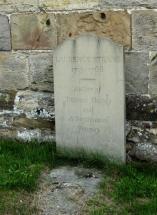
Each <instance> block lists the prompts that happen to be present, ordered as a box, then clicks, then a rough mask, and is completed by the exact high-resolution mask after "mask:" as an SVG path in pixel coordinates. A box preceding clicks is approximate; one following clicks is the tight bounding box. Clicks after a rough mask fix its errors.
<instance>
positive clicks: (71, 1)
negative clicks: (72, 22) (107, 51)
mask: <svg viewBox="0 0 157 215" xmlns="http://www.w3.org/2000/svg"><path fill="white" fill-rule="evenodd" d="M39 2H40V4H39V5H40V7H42V8H44V9H45V10H48V11H49V10H72V9H92V8H97V7H98V8H102V9H103V8H110V9H111V8H112V9H114V8H118V9H119V8H132V7H145V8H156V7H157V2H156V0H149V1H148V0H125V1H122V0H55V1H52V0H39Z"/></svg>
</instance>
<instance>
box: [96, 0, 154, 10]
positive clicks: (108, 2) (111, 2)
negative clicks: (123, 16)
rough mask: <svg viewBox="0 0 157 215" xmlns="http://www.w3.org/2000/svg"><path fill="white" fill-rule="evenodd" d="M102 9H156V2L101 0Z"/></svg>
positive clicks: (152, 0)
mask: <svg viewBox="0 0 157 215" xmlns="http://www.w3.org/2000/svg"><path fill="white" fill-rule="evenodd" d="M99 2H100V6H101V7H108V8H132V7H144V8H149V9H150V8H156V7H157V2H156V0H149V1H148V0H125V1H122V0H99Z"/></svg>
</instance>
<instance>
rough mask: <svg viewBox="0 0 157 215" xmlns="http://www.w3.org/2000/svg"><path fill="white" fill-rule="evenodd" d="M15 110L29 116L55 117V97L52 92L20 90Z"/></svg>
mask: <svg viewBox="0 0 157 215" xmlns="http://www.w3.org/2000/svg"><path fill="white" fill-rule="evenodd" d="M14 109H15V111H17V112H19V113H24V114H25V115H26V116H27V117H28V118H35V119H36V118H45V119H53V118H54V97H53V94H52V93H44V92H33V91H29V90H26V91H19V92H18V93H17V95H16V99H15V106H14Z"/></svg>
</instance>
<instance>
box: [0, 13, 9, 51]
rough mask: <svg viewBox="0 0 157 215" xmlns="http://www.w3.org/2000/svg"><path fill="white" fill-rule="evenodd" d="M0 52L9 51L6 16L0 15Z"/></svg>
mask: <svg viewBox="0 0 157 215" xmlns="http://www.w3.org/2000/svg"><path fill="white" fill-rule="evenodd" d="M0 26H1V27H0V51H8V50H10V49H11V39H10V26H9V20H8V18H7V16H3V15H0Z"/></svg>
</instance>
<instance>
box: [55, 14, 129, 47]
mask: <svg viewBox="0 0 157 215" xmlns="http://www.w3.org/2000/svg"><path fill="white" fill-rule="evenodd" d="M57 20H58V21H57V25H58V26H57V27H58V42H59V43H61V42H63V41H64V40H65V39H67V38H69V37H75V36H78V35H81V34H84V33H93V34H95V35H97V36H101V37H108V38H111V39H112V40H114V41H115V42H118V43H121V44H122V45H124V46H129V47H130V46H131V32H130V31H131V29H130V28H131V24H130V15H129V14H128V13H127V12H122V11H112V12H111V11H104V12H88V13H70V14H58V15H57Z"/></svg>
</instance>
